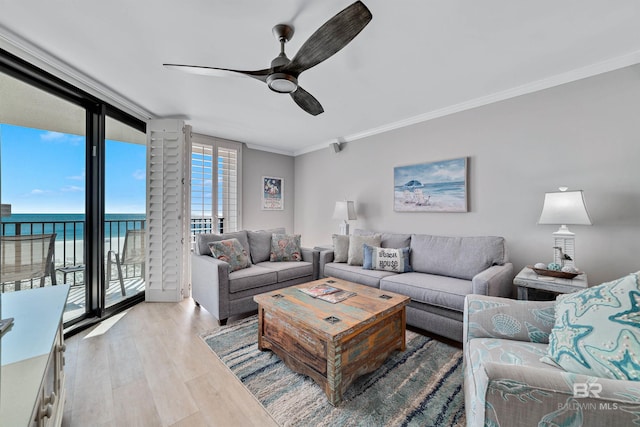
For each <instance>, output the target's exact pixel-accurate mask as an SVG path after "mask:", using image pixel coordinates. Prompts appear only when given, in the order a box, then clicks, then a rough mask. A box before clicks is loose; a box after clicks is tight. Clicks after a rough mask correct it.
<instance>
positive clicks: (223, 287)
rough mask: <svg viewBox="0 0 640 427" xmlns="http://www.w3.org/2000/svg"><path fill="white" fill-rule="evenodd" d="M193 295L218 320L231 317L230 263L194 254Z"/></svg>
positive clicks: (192, 258) (192, 270) (192, 267)
mask: <svg viewBox="0 0 640 427" xmlns="http://www.w3.org/2000/svg"><path fill="white" fill-rule="evenodd" d="M191 296H192V298H193V299H194V301H196V302H197V303H198V304H200V305H201V306H202V307H204V308H205V309H206V310H207V311H208V312H209V313H211V314H212V315H214V316H215V317H216V318H217V319H218V320H222V319H226V318H227V317H229V264H228V263H226V262H224V261H220V260H219V259H216V258H214V257H211V256H208V255H197V254H192V255H191Z"/></svg>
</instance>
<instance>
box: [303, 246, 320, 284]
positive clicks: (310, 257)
mask: <svg viewBox="0 0 640 427" xmlns="http://www.w3.org/2000/svg"><path fill="white" fill-rule="evenodd" d="M300 252H301V253H302V260H303V261H306V262H310V263H311V264H312V265H313V280H317V279H318V277H319V276H318V275H319V274H320V269H319V266H318V263H319V259H320V251H318V250H316V249H311V248H300Z"/></svg>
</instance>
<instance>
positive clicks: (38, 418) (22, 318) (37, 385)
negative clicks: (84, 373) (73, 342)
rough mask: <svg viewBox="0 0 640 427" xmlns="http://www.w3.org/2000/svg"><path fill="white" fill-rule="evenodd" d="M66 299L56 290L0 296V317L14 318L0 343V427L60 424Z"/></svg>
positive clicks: (66, 289) (63, 287) (63, 291)
mask: <svg viewBox="0 0 640 427" xmlns="http://www.w3.org/2000/svg"><path fill="white" fill-rule="evenodd" d="M68 293H69V285H59V286H50V287H44V288H37V289H30V290H24V291H19V292H12V293H7V294H1V295H0V316H1V317H2V318H7V317H13V318H14V323H13V326H12V327H11V328H10V329H9V330H8V331H6V332H5V333H4V334H3V335H2V340H1V341H0V363H1V364H2V369H1V371H0V384H1V385H0V427H5V426H6V427H10V426H11V427H13V426H34V427H35V426H38V427H43V426H46V427H49V426H60V425H61V424H62V414H63V406H64V396H65V389H64V350H65V346H64V338H63V334H62V314H63V312H64V307H65V303H66V300H67V295H68Z"/></svg>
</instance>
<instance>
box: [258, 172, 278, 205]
mask: <svg viewBox="0 0 640 427" xmlns="http://www.w3.org/2000/svg"><path fill="white" fill-rule="evenodd" d="M261 206H262V210H265V211H281V210H283V209H284V179H283V178H278V177H275V176H263V177H262V204H261Z"/></svg>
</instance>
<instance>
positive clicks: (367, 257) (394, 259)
mask: <svg viewBox="0 0 640 427" xmlns="http://www.w3.org/2000/svg"><path fill="white" fill-rule="evenodd" d="M363 254H364V261H363V263H362V268H364V269H365V270H382V271H393V272H394V273H407V272H409V271H412V270H411V265H410V264H409V248H400V249H391V248H376V247H374V246H369V245H367V244H365V245H364V246H363Z"/></svg>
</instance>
